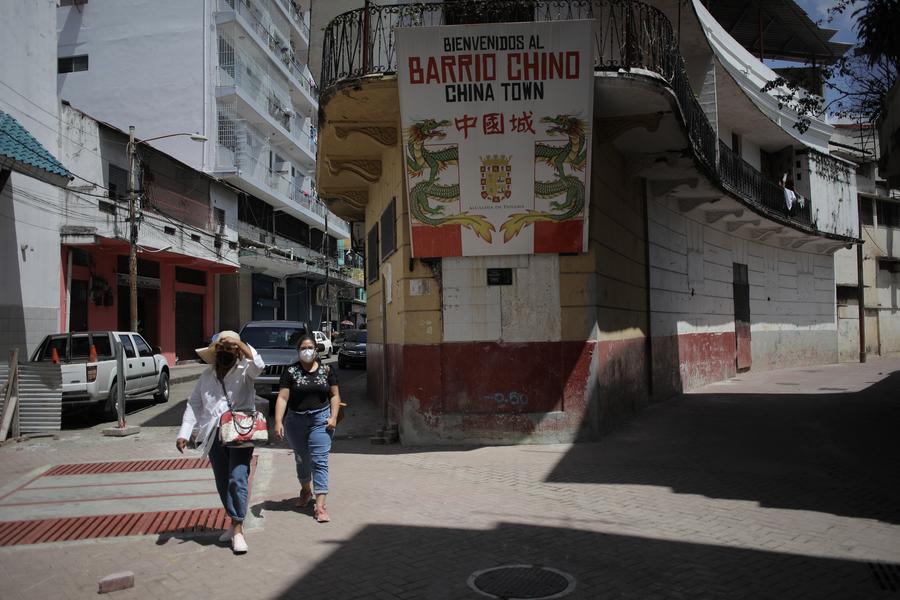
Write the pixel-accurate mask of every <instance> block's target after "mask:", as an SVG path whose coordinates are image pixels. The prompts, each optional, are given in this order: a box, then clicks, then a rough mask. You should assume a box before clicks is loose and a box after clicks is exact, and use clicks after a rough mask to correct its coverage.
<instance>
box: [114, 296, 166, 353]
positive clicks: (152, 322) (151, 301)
mask: <svg viewBox="0 0 900 600" xmlns="http://www.w3.org/2000/svg"><path fill="white" fill-rule="evenodd" d="M118 294H119V303H118V304H119V306H118V317H119V318H118V320H119V331H131V294H129V293H128V286H127V285H120V286H118ZM137 305H138V306H137V309H138V310H137V314H138V327H137V328H138V331H137V332H138V333H139V334H141V335H142V336H143V337H144V339H145V340H147V343H148V344H150V345H151V346H155V345H157V344H159V290H158V289H156V288H145V287H138V289H137Z"/></svg>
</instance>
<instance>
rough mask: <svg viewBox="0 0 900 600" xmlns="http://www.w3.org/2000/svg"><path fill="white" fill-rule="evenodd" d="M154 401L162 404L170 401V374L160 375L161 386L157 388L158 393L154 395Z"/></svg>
mask: <svg viewBox="0 0 900 600" xmlns="http://www.w3.org/2000/svg"><path fill="white" fill-rule="evenodd" d="M153 399H154V400H156V401H157V402H160V403H165V402H168V401H169V372H168V371H163V372H162V373H160V374H159V386H158V387H157V388H156V393H155V394H153Z"/></svg>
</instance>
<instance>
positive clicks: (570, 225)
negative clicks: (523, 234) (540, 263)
mask: <svg viewBox="0 0 900 600" xmlns="http://www.w3.org/2000/svg"><path fill="white" fill-rule="evenodd" d="M583 236H584V221H582V220H581V219H576V220H572V221H562V222H560V223H554V222H548V221H539V222H537V223H535V224H534V252H535V254H541V253H551V254H557V253H560V252H584V248H583V244H582V238H583Z"/></svg>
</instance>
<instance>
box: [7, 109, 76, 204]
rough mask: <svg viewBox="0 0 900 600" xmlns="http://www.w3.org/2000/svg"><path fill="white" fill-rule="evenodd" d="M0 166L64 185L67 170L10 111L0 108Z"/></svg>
mask: <svg viewBox="0 0 900 600" xmlns="http://www.w3.org/2000/svg"><path fill="white" fill-rule="evenodd" d="M0 169H10V170H12V171H17V172H19V173H24V174H26V175H30V176H31V177H34V178H35V179H40V180H41V181H45V182H47V183H49V184H52V185H56V186H62V187H65V186H66V185H67V184H68V183H69V180H70V179H72V175H71V173H69V170H68V169H66V168H65V167H64V166H62V164H60V162H59V161H58V160H56V157H54V156H53V154H51V153H50V152H49V151H48V150H47V149H46V148H44V147H43V146H42V145H41V143H40V142H39V141H37V140H36V139H34V136H32V135H31V134H30V133H29V132H28V130H27V129H25V128H24V127H22V125H21V124H20V123H19V122H18V121H17V120H16V119H15V118H13V117H12V116H11V115H9V114H7V113H5V112H2V111H0Z"/></svg>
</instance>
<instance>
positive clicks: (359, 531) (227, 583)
mask: <svg viewBox="0 0 900 600" xmlns="http://www.w3.org/2000/svg"><path fill="white" fill-rule="evenodd" d="M898 389H900V360H897V359H891V360H875V361H872V362H870V363H867V364H865V365H829V366H824V367H814V368H809V369H791V370H784V371H778V372H770V373H749V374H742V375H740V376H739V377H738V378H736V379H734V380H731V381H729V382H723V383H720V384H715V385H712V386H709V387H707V388H705V389H702V390H698V391H696V392H695V393H692V394H688V395H685V396H683V397H682V398H679V399H676V400H673V401H670V402H666V403H663V404H660V405H657V406H654V407H652V408H650V409H648V410H646V411H645V412H644V413H643V414H642V415H640V416H639V417H637V418H636V419H634V420H633V421H632V422H631V423H629V424H627V425H625V426H624V427H622V428H620V429H619V430H618V431H616V432H614V433H613V434H611V435H610V436H609V437H608V438H606V439H605V440H604V441H602V442H600V443H597V444H578V445H552V446H516V447H482V448H474V447H455V448H446V447H441V448H403V447H398V446H372V445H370V444H369V443H368V441H367V440H357V439H353V440H338V441H336V442H335V447H334V452H333V454H332V457H331V486H330V487H331V494H330V495H329V509H330V512H331V514H332V517H333V519H334V521H333V522H332V523H329V524H324V525H322V524H317V523H316V522H315V521H314V520H313V519H312V517H311V514H310V513H309V512H299V511H296V510H295V509H294V508H293V497H294V496H295V495H296V493H297V484H296V481H295V479H294V464H293V459H292V456H291V454H290V452H289V451H287V450H284V449H280V448H276V449H260V450H257V455H258V457H259V462H258V467H257V473H256V477H255V481H254V484H253V497H252V499H251V507H252V508H251V512H252V515H253V517H252V519H251V520H250V522H249V523H248V541H249V543H250V553H249V554H247V555H246V556H243V557H236V556H232V555H231V553H230V552H229V551H228V550H227V549H225V548H223V547H219V545H218V544H217V542H216V541H215V537H214V536H202V537H189V536H182V537H168V536H143V537H133V538H116V539H109V540H95V541H81V542H65V543H56V544H54V543H50V544H42V545H37V546H17V547H11V548H0V578H2V581H3V588H2V589H3V592H2V594H0V595H2V596H3V597H4V598H5V597H10V598H19V597H28V598H85V597H94V594H95V593H96V586H97V580H98V579H99V578H100V577H102V576H104V575H107V574H110V573H113V572H116V571H122V570H131V571H134V573H135V587H134V588H133V589H131V590H125V591H122V592H116V593H114V594H113V597H115V598H192V599H196V598H216V599H217V600H219V599H228V598H235V599H241V600H246V598H248V597H252V598H255V599H269V598H281V599H289V598H313V599H315V598H329V599H330V598H348V599H349V598H384V599H389V598H399V599H410V598H423V599H432V598H436V599H442V598H447V599H454V600H455V599H467V598H473V599H474V598H479V597H484V596H479V595H478V594H476V593H475V592H474V591H473V590H472V589H471V588H470V587H469V585H468V583H467V582H468V580H469V578H470V576H471V575H472V574H473V573H475V572H477V571H480V570H484V569H489V568H492V567H497V566H501V565H514V564H528V565H534V564H538V565H545V566H547V567H552V568H554V569H558V570H559V571H562V572H565V573H567V574H569V575H570V576H571V577H572V578H573V579H574V581H575V589H574V591H573V592H572V593H570V594H569V595H567V596H565V597H566V598H584V599H592V600H593V599H606V598H628V599H636V600H637V599H640V600H646V599H654V598H722V599H726V598H727V599H729V600H730V599H735V598H752V599H759V598H772V599H778V600H783V599H794V598H810V599H813V598H815V599H817V600H818V599H824V598H842V599H848V600H850V599H852V600H857V599H862V600H868V599H879V598H884V599H885V600H889V599H890V598H897V597H898V594H897V591H896V589H897V588H900V482H898V478H897V476H896V470H897V469H896V465H897V464H900V445H898V444H897V442H896V440H897V436H896V428H897V423H900V398H898V394H897V391H898ZM66 434H67V435H63V436H62V438H61V439H60V440H31V441H29V442H25V443H22V444H16V445H12V446H8V447H3V448H0V496H2V495H3V494H2V490H3V489H6V487H7V486H10V485H13V484H15V483H16V481H18V480H19V479H20V478H22V477H23V476H25V475H27V474H28V473H29V472H30V471H33V470H35V469H41V468H45V466H46V465H51V464H60V463H65V462H68V463H71V462H89V461H95V460H113V459H116V460H126V459H132V458H133V459H147V458H167V457H169V458H175V457H178V454H177V453H176V452H175V450H174V448H173V447H172V443H171V439H170V437H171V433H170V432H169V428H168V427H159V428H156V429H153V430H152V431H147V432H146V434H145V433H142V434H141V439H137V440H135V439H128V438H124V439H113V438H100V437H99V436H91V435H88V434H86V433H84V432H76V434H72V433H70V432H66ZM892 586H894V587H893V588H892Z"/></svg>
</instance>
